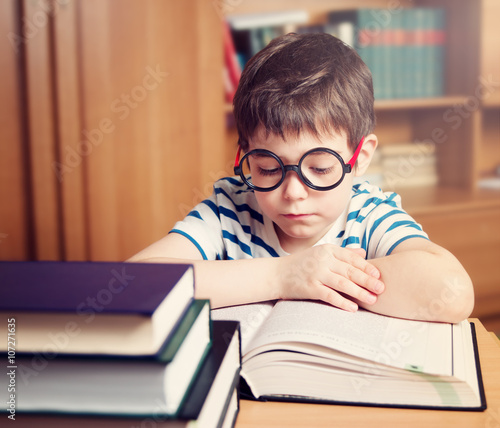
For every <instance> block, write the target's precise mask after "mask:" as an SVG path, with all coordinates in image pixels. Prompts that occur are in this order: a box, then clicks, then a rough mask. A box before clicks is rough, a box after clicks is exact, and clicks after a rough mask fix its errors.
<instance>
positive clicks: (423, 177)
mask: <svg viewBox="0 0 500 428" xmlns="http://www.w3.org/2000/svg"><path fill="white" fill-rule="evenodd" d="M378 151H379V152H380V161H381V164H382V171H383V177H384V187H385V188H387V190H398V189H401V188H409V187H424V186H436V185H437V184H438V172H437V156H436V145H435V144H434V143H432V142H425V143H423V142H422V143H399V144H386V145H382V146H380V147H379V149H378Z"/></svg>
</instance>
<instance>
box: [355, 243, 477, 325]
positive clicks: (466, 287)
mask: <svg viewBox="0 0 500 428" xmlns="http://www.w3.org/2000/svg"><path fill="white" fill-rule="evenodd" d="M370 262H371V263H372V264H373V265H374V266H376V267H377V268H378V269H379V271H380V272H381V280H382V281H383V282H384V284H385V287H386V289H385V292H384V293H383V294H382V295H380V296H379V298H378V300H377V302H376V303H375V304H374V305H370V306H369V307H368V306H366V305H365V304H363V303H361V302H358V303H359V304H360V306H364V307H365V308H367V309H369V310H371V311H373V312H378V313H382V314H386V315H391V316H395V317H400V318H410V319H418V320H427V321H443V322H459V321H462V320H463V319H465V318H467V317H468V316H469V315H470V313H471V312H472V309H473V307H474V290H473V286H472V282H471V279H470V277H469V276H468V274H467V272H466V271H465V269H464V268H463V267H462V265H461V264H460V262H459V261H458V260H457V259H456V258H455V257H454V256H453V255H452V254H451V253H450V252H448V251H447V250H445V249H444V248H442V247H440V246H438V245H436V244H434V243H432V242H430V241H428V240H426V239H422V238H410V239H408V240H406V241H403V242H402V243H401V244H399V245H398V246H397V247H396V248H395V249H394V251H393V252H392V254H391V255H389V256H385V257H381V258H378V259H371V260H370Z"/></svg>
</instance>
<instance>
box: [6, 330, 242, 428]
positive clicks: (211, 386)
mask: <svg viewBox="0 0 500 428" xmlns="http://www.w3.org/2000/svg"><path fill="white" fill-rule="evenodd" d="M212 333H213V336H212V337H213V339H212V346H211V347H210V349H209V351H208V353H207V355H206V357H205V359H204V361H203V364H202V365H201V367H200V370H199V371H198V373H197V375H196V378H195V380H194V383H193V385H192V387H191V388H190V390H189V392H188V394H187V396H186V399H185V400H184V403H183V405H182V407H181V409H180V410H179V412H178V414H177V416H176V417H175V418H171V417H166V416H164V415H163V414H161V412H158V411H157V410H155V411H154V412H152V413H151V414H149V415H146V416H142V417H139V416H130V417H125V416H109V415H71V414H54V413H52V414H47V413H45V414H43V413H39V414H33V413H31V414H29V413H23V414H22V416H21V415H20V416H19V419H20V420H19V422H22V423H26V424H27V426H37V427H39V428H49V427H50V428H62V427H64V428H66V427H90V426H91V427H96V428H98V427H106V428H130V427H140V426H155V427H157V428H174V427H179V428H180V427H193V428H194V427H203V428H229V427H233V426H234V424H235V422H236V418H237V415H238V412H239V389H238V383H239V373H240V362H241V354H240V329H239V323H238V322H234V321H213V322H212ZM21 417H22V419H21ZM16 422H18V421H16ZM20 426H21V425H20Z"/></svg>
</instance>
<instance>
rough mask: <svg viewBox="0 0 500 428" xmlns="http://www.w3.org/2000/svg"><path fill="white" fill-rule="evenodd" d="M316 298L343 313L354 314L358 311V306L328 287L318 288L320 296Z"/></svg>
mask: <svg viewBox="0 0 500 428" xmlns="http://www.w3.org/2000/svg"><path fill="white" fill-rule="evenodd" d="M318 297H319V299H320V300H322V301H324V302H326V303H329V304H330V305H332V306H335V307H337V308H339V309H343V310H344V311H348V312H356V311H357V310H358V305H357V304H356V303H355V302H353V301H351V300H349V299H346V298H345V297H343V296H342V295H341V294H339V293H337V292H336V291H335V290H332V289H331V288H330V287H326V286H320V295H319V296H318Z"/></svg>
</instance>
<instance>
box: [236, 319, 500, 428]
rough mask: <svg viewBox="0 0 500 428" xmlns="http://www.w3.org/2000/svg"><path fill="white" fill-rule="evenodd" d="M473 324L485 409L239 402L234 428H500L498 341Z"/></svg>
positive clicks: (473, 320) (477, 322) (479, 325)
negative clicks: (238, 411)
mask: <svg viewBox="0 0 500 428" xmlns="http://www.w3.org/2000/svg"><path fill="white" fill-rule="evenodd" d="M470 321H471V322H474V324H475V326H476V332H477V340H478V345H479V357H480V362H481V369H482V373H483V382H484V388H485V393H486V402H487V406H488V408H487V410H486V411H484V412H463V411H443V410H415V409H389V408H374V407H357V406H337V405H326V404H305V403H278V402H267V403H261V402H254V401H247V400H241V401H240V413H239V415H238V419H237V422H236V428H249V427H259V428H261V427H286V428H289V427H311V428H317V427H318V428H321V427H349V428H356V427H362V428H368V427H369V428H374V427H375V428H376V427H384V428H386V427H405V428H411V427H416V428H417V427H418V428H422V427H424V428H433V427H436V428H444V427H454V428H455V427H459V428H460V427H463V428H475V427H481V428H500V341H499V340H498V338H497V337H496V336H494V335H493V334H491V333H489V332H488V331H486V329H485V328H484V327H483V325H482V324H481V322H480V321H479V320H477V319H471V320H470Z"/></svg>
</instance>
